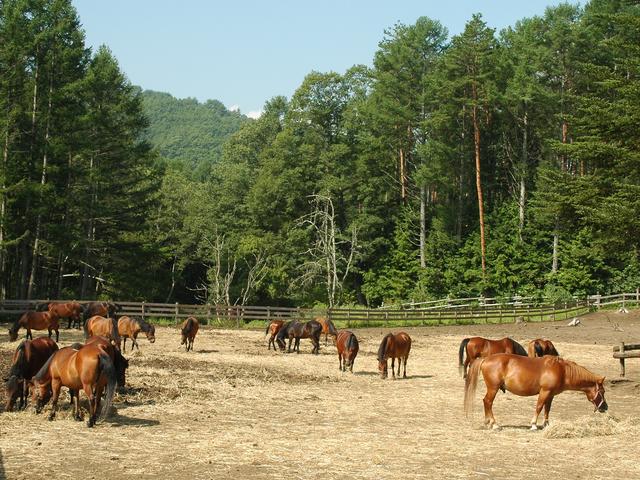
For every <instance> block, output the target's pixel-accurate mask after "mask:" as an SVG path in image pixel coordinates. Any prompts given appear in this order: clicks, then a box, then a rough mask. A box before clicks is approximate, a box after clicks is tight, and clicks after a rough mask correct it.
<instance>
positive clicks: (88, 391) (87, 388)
mask: <svg viewBox="0 0 640 480" xmlns="http://www.w3.org/2000/svg"><path fill="white" fill-rule="evenodd" d="M82 389H83V390H84V393H85V395H86V396H87V398H88V399H89V420H88V421H87V427H89V428H91V427H93V426H94V425H95V423H96V396H95V394H94V393H93V389H92V388H91V385H90V384H85V385H83V386H82ZM79 394H80V391H78V396H79Z"/></svg>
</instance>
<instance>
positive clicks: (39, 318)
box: [9, 311, 60, 342]
mask: <svg viewBox="0 0 640 480" xmlns="http://www.w3.org/2000/svg"><path fill="white" fill-rule="evenodd" d="M21 327H23V328H26V329H27V337H26V338H27V339H29V338H30V339H31V340H33V334H32V333H31V330H49V338H51V332H52V331H55V332H56V342H57V341H58V339H59V337H60V333H59V332H58V327H59V325H58V315H57V314H56V313H55V312H32V311H29V312H25V313H23V314H22V316H21V317H20V318H19V319H18V320H16V321H15V322H13V325H12V326H11V328H10V329H9V340H10V341H11V342H14V341H15V340H16V339H17V338H18V330H20V328H21Z"/></svg>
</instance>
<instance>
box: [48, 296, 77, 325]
mask: <svg viewBox="0 0 640 480" xmlns="http://www.w3.org/2000/svg"><path fill="white" fill-rule="evenodd" d="M47 308H48V310H49V311H50V312H55V314H56V315H57V316H58V318H66V319H67V320H68V321H69V325H68V326H67V328H71V324H72V322H73V324H76V323H77V324H78V328H80V315H81V314H82V305H80V304H79V303H78V302H67V303H50V304H49V305H48V307H47Z"/></svg>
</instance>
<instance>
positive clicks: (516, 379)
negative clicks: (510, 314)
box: [464, 353, 608, 430]
mask: <svg viewBox="0 0 640 480" xmlns="http://www.w3.org/2000/svg"><path fill="white" fill-rule="evenodd" d="M480 371H481V372H482V376H483V378H484V383H485V384H486V385H487V393H486V395H485V396H484V423H485V425H488V426H489V427H490V428H491V427H493V428H499V427H498V426H497V424H496V419H495V417H494V416H493V400H494V399H495V397H496V393H498V390H499V389H506V390H509V391H510V392H511V393H515V394H516V395H519V396H521V397H530V396H532V395H538V402H537V403H536V411H535V413H534V415H533V418H532V419H531V430H537V429H538V416H539V415H540V412H541V411H542V407H544V424H543V428H544V427H545V426H547V425H548V424H549V411H550V410H551V402H552V401H553V397H554V396H555V395H558V394H559V393H562V392H564V391H565V390H576V391H581V392H584V393H585V395H586V396H587V399H588V400H589V401H590V402H592V403H593V404H594V405H595V409H596V410H598V411H599V412H600V413H603V412H605V411H607V408H608V406H607V402H606V400H605V399H604V377H600V376H597V375H594V374H593V373H591V372H590V371H589V370H587V369H586V368H584V367H581V366H580V365H578V364H577V363H575V362H571V361H569V360H564V359H562V358H560V357H554V356H550V355H547V356H545V357H541V358H538V357H536V358H529V357H522V356H520V355H512V354H508V353H499V354H496V355H491V356H489V357H486V358H482V359H479V360H476V361H475V362H473V364H472V365H471V368H470V369H469V375H468V376H467V380H466V382H465V387H464V409H465V413H466V414H467V415H468V414H469V412H470V411H471V406H472V403H473V397H474V395H475V392H476V388H477V386H478V377H479V372H480Z"/></svg>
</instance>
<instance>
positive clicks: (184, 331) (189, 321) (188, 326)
mask: <svg viewBox="0 0 640 480" xmlns="http://www.w3.org/2000/svg"><path fill="white" fill-rule="evenodd" d="M192 327H193V317H189V318H187V323H186V324H185V326H184V328H183V329H182V334H183V335H186V334H187V333H189V330H191V328H192Z"/></svg>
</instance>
